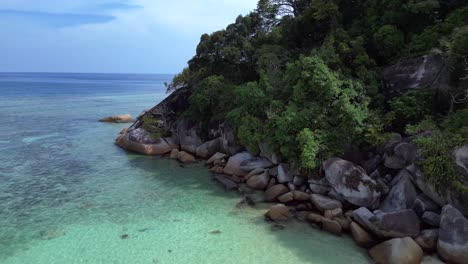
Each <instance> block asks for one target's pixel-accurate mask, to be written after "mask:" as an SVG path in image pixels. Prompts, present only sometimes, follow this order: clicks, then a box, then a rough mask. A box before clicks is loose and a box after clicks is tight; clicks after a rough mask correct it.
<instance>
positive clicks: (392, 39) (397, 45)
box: [374, 25, 405, 59]
mask: <svg viewBox="0 0 468 264" xmlns="http://www.w3.org/2000/svg"><path fill="white" fill-rule="evenodd" d="M374 41H375V45H376V46H377V49H378V51H379V54H380V56H382V57H383V58H385V59H388V58H391V57H393V56H395V55H397V54H398V53H399V52H400V51H401V47H402V46H403V45H404V42H405V39H404V36H403V33H402V32H401V31H400V30H398V29H397V28H396V27H395V26H392V25H385V26H382V27H381V28H380V29H379V30H378V31H377V32H376V33H375V34H374Z"/></svg>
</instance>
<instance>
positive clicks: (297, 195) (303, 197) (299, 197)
mask: <svg viewBox="0 0 468 264" xmlns="http://www.w3.org/2000/svg"><path fill="white" fill-rule="evenodd" d="M292 193H293V196H294V200H296V201H299V202H303V201H309V200H310V194H308V193H305V192H301V191H293V192H292Z"/></svg>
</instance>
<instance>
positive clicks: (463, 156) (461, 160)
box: [453, 144, 468, 179]
mask: <svg viewBox="0 0 468 264" xmlns="http://www.w3.org/2000/svg"><path fill="white" fill-rule="evenodd" d="M453 155H454V157H455V162H456V163H457V166H458V167H459V168H460V171H461V172H462V174H463V175H464V176H466V179H468V144H466V145H464V146H461V147H459V148H457V149H455V151H454V152H453Z"/></svg>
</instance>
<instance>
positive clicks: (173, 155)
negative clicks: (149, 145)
mask: <svg viewBox="0 0 468 264" xmlns="http://www.w3.org/2000/svg"><path fill="white" fill-rule="evenodd" d="M177 155H179V150H178V149H173V150H172V151H171V155H170V158H171V159H177Z"/></svg>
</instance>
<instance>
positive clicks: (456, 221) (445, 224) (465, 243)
mask: <svg viewBox="0 0 468 264" xmlns="http://www.w3.org/2000/svg"><path fill="white" fill-rule="evenodd" d="M437 253H439V255H440V256H441V257H442V259H443V260H445V261H447V262H451V263H456V264H466V263H467V260H468V220H467V219H466V218H465V217H464V216H463V215H462V214H461V213H460V211H459V210H457V209H456V208H455V207H453V206H451V205H446V206H444V207H443V208H442V214H441V221H440V229H439V240H438V242H437Z"/></svg>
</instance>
